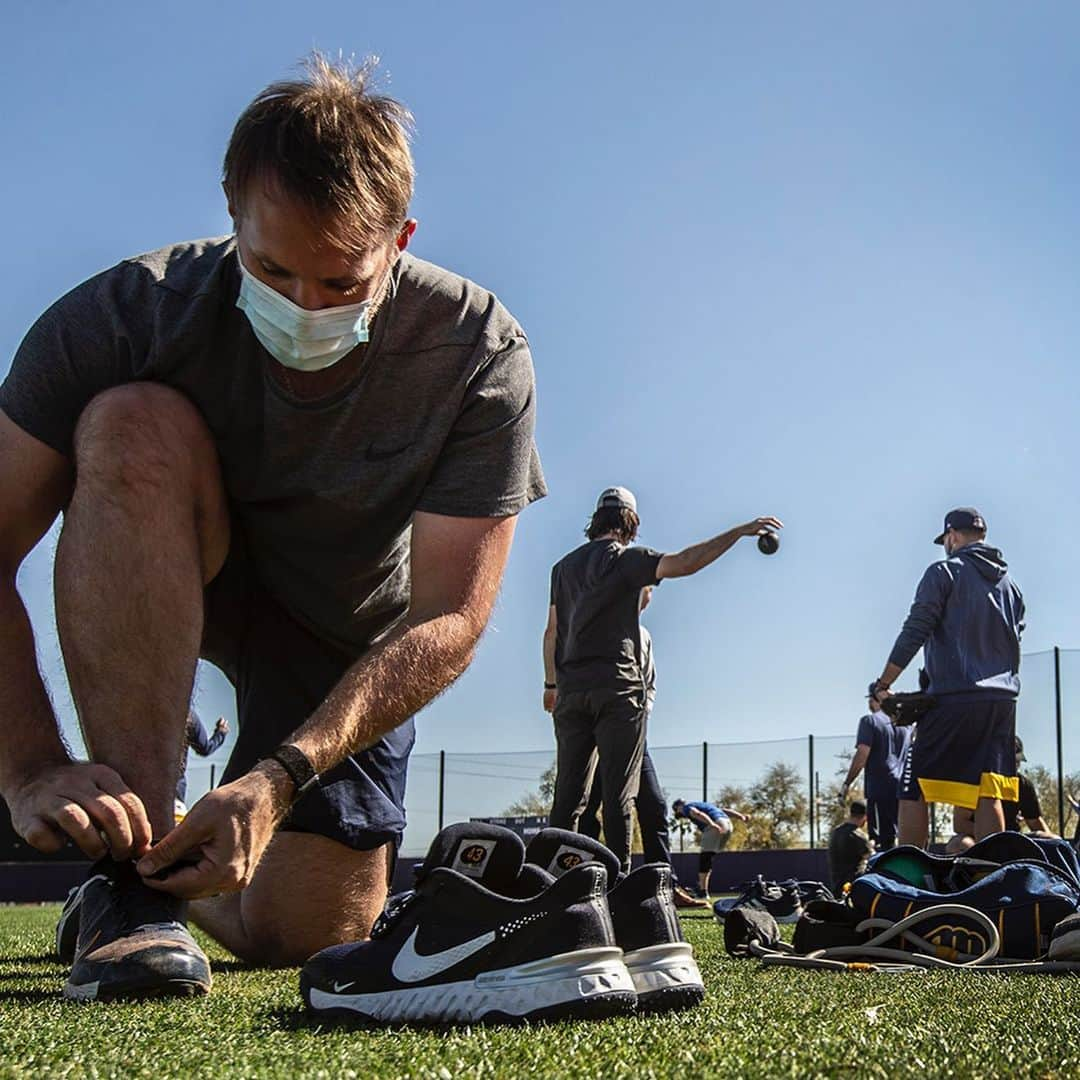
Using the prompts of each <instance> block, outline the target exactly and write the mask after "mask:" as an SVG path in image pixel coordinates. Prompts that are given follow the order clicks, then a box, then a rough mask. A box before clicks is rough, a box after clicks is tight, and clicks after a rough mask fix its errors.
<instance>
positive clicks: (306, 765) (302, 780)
mask: <svg viewBox="0 0 1080 1080" xmlns="http://www.w3.org/2000/svg"><path fill="white" fill-rule="evenodd" d="M267 760H268V761H276V762H277V763H278V764H279V765H280V766H281V767H282V768H283V769H284V770H285V771H286V772H287V773H288V774H289V779H290V780H292V782H293V784H294V785H295V786H296V791H295V793H294V794H293V799H292V801H293V802H296V800H297V799H299V798H300V796H301V795H305V794H306V793H307V792H308V791H309V790H310V789H311V788H313V787H314V786H315V785H316V784H317V783H318V781H319V774H318V773H317V772H316V771H315V766H314V765H312V764H311V761H310V760H309V759H308V756H307V754H305V753H304V751H303V750H301V749H300V748H299V747H296V746H293V745H291V744H290V743H285V744H284V745H282V746H279V747H278V748H277V749H276V750H275V751H274V752H273V753H272V754H270V755H269V757H268V758H267Z"/></svg>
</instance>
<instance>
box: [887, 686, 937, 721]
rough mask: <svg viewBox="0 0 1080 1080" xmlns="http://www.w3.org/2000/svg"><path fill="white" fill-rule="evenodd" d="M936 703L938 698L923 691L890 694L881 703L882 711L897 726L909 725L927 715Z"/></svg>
mask: <svg viewBox="0 0 1080 1080" xmlns="http://www.w3.org/2000/svg"><path fill="white" fill-rule="evenodd" d="M935 705H937V698H935V697H933V696H932V695H930V694H924V693H922V692H921V691H920V692H918V693H914V694H890V695H889V696H888V697H887V698H885V700H884V701H882V703H881V711H882V712H883V713H884V714H885V715H886V716H887V717H889V719H890V720H892V722H893V724H895V725H896V727H907V725H908V724H914V723H915V722H916V721H917V720H918V719H919V718H920V717H922V716H925V715H926V713H928V712H929V711H930V710H931V709H932V708H933V707H934V706H935Z"/></svg>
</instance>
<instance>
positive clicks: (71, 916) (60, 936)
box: [56, 874, 108, 964]
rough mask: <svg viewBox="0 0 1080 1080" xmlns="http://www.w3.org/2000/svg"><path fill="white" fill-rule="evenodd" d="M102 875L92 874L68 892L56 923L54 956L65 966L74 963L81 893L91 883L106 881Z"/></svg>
mask: <svg viewBox="0 0 1080 1080" xmlns="http://www.w3.org/2000/svg"><path fill="white" fill-rule="evenodd" d="M107 880H108V879H107V878H106V877H105V875H104V874H94V875H93V876H91V877H88V878H87V879H86V880H85V881H84V882H83V883H82V884H81V885H74V886H72V888H71V889H70V890H68V894H67V899H66V900H65V901H64V908H63V910H62V911H61V912H60V918H59V919H58V920H57V923H56V954H57V956H59V957H60V959H61V961H62V962H63V963H65V964H73V963H74V962H75V946H76V944H77V942H78V940H79V908H80V905H81V904H82V898H83V893H84V892H85V891H86V890H87V888H88V887H89V886H90V883H91V882H93V881H107Z"/></svg>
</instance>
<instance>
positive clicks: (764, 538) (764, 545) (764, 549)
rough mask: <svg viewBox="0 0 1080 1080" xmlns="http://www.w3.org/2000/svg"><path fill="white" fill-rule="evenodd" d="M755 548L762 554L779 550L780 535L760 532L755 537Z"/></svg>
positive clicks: (773, 553) (769, 553)
mask: <svg viewBox="0 0 1080 1080" xmlns="http://www.w3.org/2000/svg"><path fill="white" fill-rule="evenodd" d="M757 549H758V551H760V552H761V554H762V555H775V554H776V553H777V551H779V550H780V537H779V536H777V535H776V533H774V532H766V533H762V534H761V535H760V536H759V537H758V538H757Z"/></svg>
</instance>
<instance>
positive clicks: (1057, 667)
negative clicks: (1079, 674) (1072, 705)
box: [1054, 645, 1065, 836]
mask: <svg viewBox="0 0 1080 1080" xmlns="http://www.w3.org/2000/svg"><path fill="white" fill-rule="evenodd" d="M1054 714H1055V719H1056V721H1057V789H1058V792H1057V795H1058V798H1057V801H1058V833H1059V834H1060V835H1061V836H1064V835H1065V766H1064V758H1063V754H1062V748H1061V650H1060V649H1059V648H1058V647H1057V646H1056V645H1055V646H1054Z"/></svg>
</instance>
